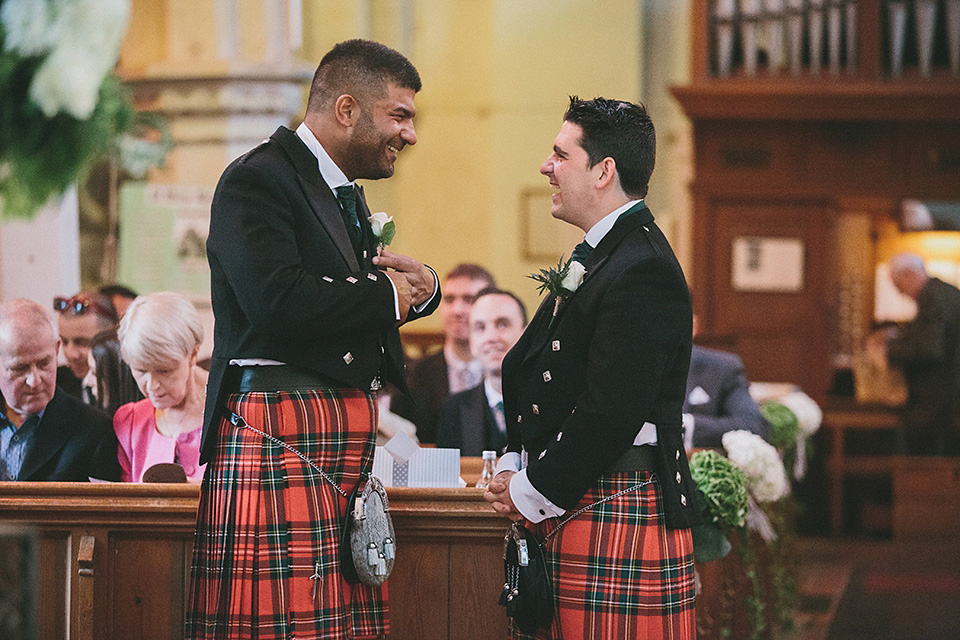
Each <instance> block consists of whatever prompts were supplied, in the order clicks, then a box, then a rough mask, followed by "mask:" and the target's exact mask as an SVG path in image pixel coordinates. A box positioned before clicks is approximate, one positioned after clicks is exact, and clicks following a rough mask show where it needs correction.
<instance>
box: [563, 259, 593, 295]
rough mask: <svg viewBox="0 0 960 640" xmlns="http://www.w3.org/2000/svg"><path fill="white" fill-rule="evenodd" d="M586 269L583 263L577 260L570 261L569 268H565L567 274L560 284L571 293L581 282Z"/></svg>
mask: <svg viewBox="0 0 960 640" xmlns="http://www.w3.org/2000/svg"><path fill="white" fill-rule="evenodd" d="M586 273H587V270H586V269H584V268H583V265H582V264H580V263H579V262H571V263H570V268H569V269H567V275H566V277H565V278H564V279H563V281H562V282H561V283H560V286H561V287H563V288H564V289H566V290H567V291H569V292H570V293H573V292H574V291H576V290H577V288H578V287H579V286H580V283H581V282H583V276H584V275H586Z"/></svg>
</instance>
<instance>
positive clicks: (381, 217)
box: [370, 211, 393, 238]
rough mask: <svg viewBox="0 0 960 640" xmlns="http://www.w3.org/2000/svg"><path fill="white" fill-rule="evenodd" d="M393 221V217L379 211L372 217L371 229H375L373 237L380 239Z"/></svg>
mask: <svg viewBox="0 0 960 640" xmlns="http://www.w3.org/2000/svg"><path fill="white" fill-rule="evenodd" d="M391 220H393V216H388V215H387V214H386V213H384V212H383V211H378V212H376V213H375V214H373V215H372V216H370V227H371V228H372V229H373V235H374V236H376V237H378V238H379V237H380V236H382V235H383V227H384V225H386V224H387V223H388V222H390V221H391Z"/></svg>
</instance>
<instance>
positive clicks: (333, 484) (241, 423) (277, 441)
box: [230, 413, 350, 500]
mask: <svg viewBox="0 0 960 640" xmlns="http://www.w3.org/2000/svg"><path fill="white" fill-rule="evenodd" d="M233 415H234V417H235V419H234V420H231V421H230V422H232V423H233V424H234V425H236V426H240V427H243V428H244V429H249V430H250V431H253V432H254V433H256V434H259V435H261V436H263V437H264V438H266V439H267V440H269V441H271V442H273V443H274V444H278V445H280V446H281V447H283V448H284V449H286V450H287V451H289V452H290V453H292V454H293V455H295V456H297V457H298V458H300V459H301V460H303V461H304V462H306V463H307V464H308V465H310V466H311V467H313V470H314V471H316V472H317V473H319V474H320V476H321V477H323V479H324V480H326V481H327V482H329V483H330V486H331V487H333V488H334V489H336V490H337V493H339V494H340V495H342V496H343V497H344V498H346V499H347V500H349V499H350V495H349V494H347V492H346V491H344V490H343V489H341V488H340V485H338V484H337V483H336V482H334V481H333V480H331V479H330V476H328V475H327V474H326V473H324V472H323V469H321V468H320V467H318V466H317V465H316V463H314V461H313V460H311V459H310V458H308V457H307V456H305V455H303V454H302V453H300V452H299V451H297V450H296V449H294V448H293V447H291V446H290V445H289V444H287V443H286V442H284V441H283V440H280V439H278V438H274V437H273V436H271V435H270V434H269V433H264V432H263V431H260V429H256V428H254V427H251V426H250V425H249V424H247V421H246V420H244V419H243V416H241V415H237V414H236V413H234V414H233Z"/></svg>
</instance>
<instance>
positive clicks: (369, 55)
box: [307, 38, 421, 112]
mask: <svg viewBox="0 0 960 640" xmlns="http://www.w3.org/2000/svg"><path fill="white" fill-rule="evenodd" d="M389 82H392V83H394V84H396V85H397V86H399V87H403V88H404V89H413V91H414V92H417V91H420V87H421V83H420V74H419V73H417V68H416V67H414V66H413V63H411V62H410V61H409V60H407V58H406V57H405V56H404V55H403V54H402V53H400V52H398V51H394V50H393V49H391V48H390V47H388V46H386V45H383V44H380V43H379V42H373V41H372V40H362V39H359V38H358V39H355V40H346V41H344V42H341V43H339V44H337V45H336V46H334V47H333V49H330V51H328V52H327V54H326V55H325V56H323V59H322V60H320V65H319V66H318V67H317V71H316V73H314V75H313V83H312V84H311V85H310V97H309V98H308V100H307V111H308V112H309V111H317V110H320V109H322V108H324V107H326V106H327V105H329V104H330V103H331V101H333V100H336V99H337V98H338V97H339V96H341V95H343V94H345V93H348V94H350V95H353V97H354V98H357V99H358V100H359V99H361V98H363V97H368V98H370V97H372V98H374V99H378V98H380V97H382V96H384V95H385V93H386V87H387V83H389Z"/></svg>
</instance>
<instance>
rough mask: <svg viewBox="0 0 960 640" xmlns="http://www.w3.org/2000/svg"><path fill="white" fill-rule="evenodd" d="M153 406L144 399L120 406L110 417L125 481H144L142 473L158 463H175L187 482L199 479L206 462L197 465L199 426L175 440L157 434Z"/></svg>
mask: <svg viewBox="0 0 960 640" xmlns="http://www.w3.org/2000/svg"><path fill="white" fill-rule="evenodd" d="M153 411H154V410H153V405H152V404H150V400H148V399H146V398H144V399H143V400H140V401H139V402H130V403H128V404H125V405H121V406H120V408H119V409H117V413H116V415H114V416H113V430H114V431H115V432H116V433H117V440H118V441H119V443H120V446H119V447H118V449H117V458H118V459H119V461H120V467H121V469H122V470H123V474H122V479H123V481H124V482H143V472H144V471H146V470H147V469H149V468H150V467H152V466H153V465H155V464H157V463H159V462H176V463H177V464H179V465H180V466H182V467H183V470H184V472H185V473H186V474H187V480H188V481H189V482H200V480H202V479H203V470H204V469H205V468H206V466H207V465H205V464H200V435H201V433H202V425H201V424H198V425H197V428H196V429H194V430H193V431H190V432H188V433H182V434H180V436H178V437H177V438H176V440H174V439H173V438H167V437H166V436H163V435H160V432H159V431H157V422H156V420H155V418H154V413H153Z"/></svg>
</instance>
